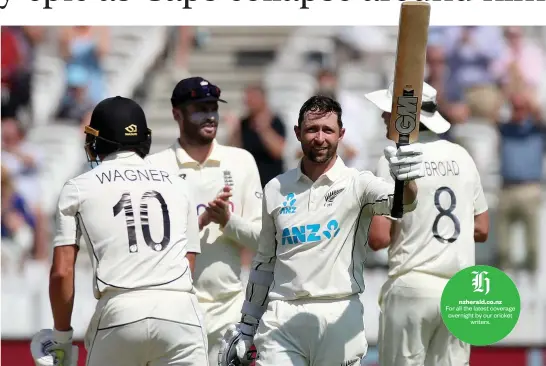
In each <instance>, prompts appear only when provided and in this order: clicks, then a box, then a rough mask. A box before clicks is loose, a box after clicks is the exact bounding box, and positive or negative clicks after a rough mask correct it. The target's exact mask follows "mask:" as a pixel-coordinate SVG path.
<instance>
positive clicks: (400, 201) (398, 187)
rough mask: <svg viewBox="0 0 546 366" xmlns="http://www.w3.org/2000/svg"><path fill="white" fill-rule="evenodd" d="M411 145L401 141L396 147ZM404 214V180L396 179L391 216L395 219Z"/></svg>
mask: <svg viewBox="0 0 546 366" xmlns="http://www.w3.org/2000/svg"><path fill="white" fill-rule="evenodd" d="M405 145H409V144H408V143H407V142H399V143H397V144H396V147H397V148H399V147H400V146H405ZM403 214H404V181H403V180H398V179H397V180H396V182H395V183H394V197H393V202H392V209H391V216H392V217H394V218H395V219H400V218H402V215H403Z"/></svg>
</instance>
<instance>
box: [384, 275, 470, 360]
mask: <svg viewBox="0 0 546 366" xmlns="http://www.w3.org/2000/svg"><path fill="white" fill-rule="evenodd" d="M446 283H447V280H446V279H442V278H438V277H434V276H431V275H427V274H420V273H410V274H406V275H404V276H401V277H398V278H395V279H390V280H388V281H387V282H386V283H385V284H384V285H383V288H382V289H381V294H380V302H379V304H380V309H381V315H380V319H379V336H378V348H379V364H380V365H381V366H423V365H424V366H465V365H469V359H470V346H469V345H468V344H466V343H463V342H461V341H460V340H458V339H457V338H455V337H454V336H453V335H452V334H451V333H450V332H449V330H447V328H446V326H445V324H444V322H443V320H442V317H441V315H440V299H441V295H442V291H443V288H444V286H445V284H446Z"/></svg>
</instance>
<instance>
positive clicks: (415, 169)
mask: <svg viewBox="0 0 546 366" xmlns="http://www.w3.org/2000/svg"><path fill="white" fill-rule="evenodd" d="M384 154H385V158H386V159H387V161H388V162H389V168H390V172H391V176H392V177H393V179H395V180H403V181H411V180H414V179H418V178H422V177H424V176H425V165H424V164H423V151H422V148H421V144H419V143H415V144H409V145H405V146H400V147H399V148H398V149H396V148H395V147H393V146H387V147H386V148H385V150H384Z"/></svg>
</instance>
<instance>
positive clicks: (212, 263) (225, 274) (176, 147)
mask: <svg viewBox="0 0 546 366" xmlns="http://www.w3.org/2000/svg"><path fill="white" fill-rule="evenodd" d="M147 160H148V161H150V162H151V163H153V164H155V165H159V166H161V167H162V168H164V169H167V170H168V171H170V172H172V173H173V174H175V175H178V176H180V177H182V179H184V180H185V181H186V182H187V183H188V184H189V186H190V187H191V196H192V198H193V200H194V202H195V203H196V206H195V207H194V211H195V212H196V213H197V215H200V214H201V213H203V212H204V210H205V207H206V206H207V205H208V203H209V202H211V201H212V200H214V199H215V198H216V196H217V195H218V194H219V193H220V192H221V191H222V189H223V188H224V187H225V186H226V185H227V186H230V187H232V194H233V196H232V197H231V198H230V209H231V218H230V220H229V222H228V224H227V225H226V227H225V228H223V229H222V228H220V226H219V225H218V224H215V223H211V224H209V225H208V226H206V227H205V228H203V230H202V231H201V254H200V255H198V256H197V258H196V261H195V272H194V277H195V283H194V285H195V289H196V295H197V297H198V298H199V301H200V302H205V303H206V302H221V301H223V300H224V299H227V298H231V297H233V296H235V295H236V294H238V293H240V292H241V291H242V283H241V280H240V275H241V249H242V247H244V246H246V247H248V248H251V249H253V250H255V249H256V247H257V245H258V244H257V243H258V237H259V235H260V228H261V209H262V208H261V205H262V186H261V183H260V175H259V173H258V167H257V166H256V161H255V160H254V157H253V156H252V155H251V154H250V153H249V152H247V151H246V150H243V149H239V148H235V147H230V146H223V145H220V144H219V143H218V142H216V141H214V142H213V147H212V151H211V153H210V156H209V157H208V158H207V160H206V161H205V162H204V163H203V164H199V162H197V161H195V160H193V159H192V158H191V157H190V156H189V155H188V154H187V153H186V151H185V150H184V149H182V147H181V146H180V144H179V143H178V141H177V142H176V143H175V144H173V145H172V146H171V147H170V148H168V149H166V150H164V151H161V152H159V153H156V154H153V155H150V156H148V157H147Z"/></svg>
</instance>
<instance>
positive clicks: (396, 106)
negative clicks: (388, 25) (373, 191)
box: [387, 2, 430, 218]
mask: <svg viewBox="0 0 546 366" xmlns="http://www.w3.org/2000/svg"><path fill="white" fill-rule="evenodd" d="M429 22H430V5H429V4H428V3H426V2H404V3H403V4H402V8H401V9H400V20H399V25H398V45H397V47H396V64H395V69H394V85H393V93H392V107H391V108H392V109H391V119H390V121H389V122H390V123H389V126H388V132H387V137H388V138H389V139H391V140H393V141H396V145H397V146H398V147H400V146H403V145H408V144H410V143H412V142H415V141H416V140H417V138H418V137H419V120H420V118H419V117H420V114H421V103H422V98H423V81H424V78H425V60H426V52H427V41H428V26H429ZM403 214H404V182H403V181H399V180H397V181H396V182H395V185H394V198H393V204H392V210H391V216H392V217H395V218H401V217H402V215H403Z"/></svg>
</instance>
